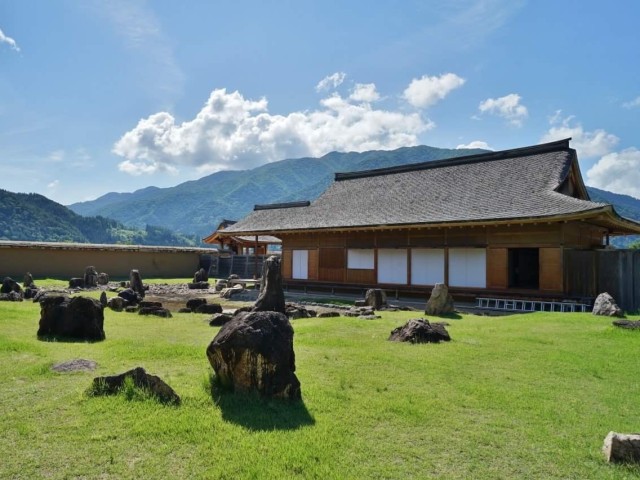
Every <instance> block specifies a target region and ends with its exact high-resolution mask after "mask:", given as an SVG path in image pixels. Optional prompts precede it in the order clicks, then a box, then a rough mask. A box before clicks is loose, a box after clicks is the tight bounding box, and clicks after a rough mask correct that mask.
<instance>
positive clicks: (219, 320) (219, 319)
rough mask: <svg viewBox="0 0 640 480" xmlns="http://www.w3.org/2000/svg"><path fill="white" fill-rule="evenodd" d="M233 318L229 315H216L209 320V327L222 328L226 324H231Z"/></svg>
mask: <svg viewBox="0 0 640 480" xmlns="http://www.w3.org/2000/svg"><path fill="white" fill-rule="evenodd" d="M232 318H233V317H232V316H231V315H229V314H228V313H215V314H214V315H213V316H212V317H211V318H210V319H209V325H210V326H212V327H221V326H222V325H224V324H225V323H227V322H229V321H230V320H231V319H232Z"/></svg>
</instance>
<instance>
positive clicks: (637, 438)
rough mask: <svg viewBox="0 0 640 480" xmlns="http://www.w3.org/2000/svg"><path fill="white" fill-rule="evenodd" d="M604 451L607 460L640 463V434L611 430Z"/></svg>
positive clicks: (606, 438)
mask: <svg viewBox="0 0 640 480" xmlns="http://www.w3.org/2000/svg"><path fill="white" fill-rule="evenodd" d="M602 451H603V452H604V456H605V458H606V459H607V462H614V463H640V434H637V433H616V432H609V434H608V435H607V436H606V437H605V439H604V445H603V446H602Z"/></svg>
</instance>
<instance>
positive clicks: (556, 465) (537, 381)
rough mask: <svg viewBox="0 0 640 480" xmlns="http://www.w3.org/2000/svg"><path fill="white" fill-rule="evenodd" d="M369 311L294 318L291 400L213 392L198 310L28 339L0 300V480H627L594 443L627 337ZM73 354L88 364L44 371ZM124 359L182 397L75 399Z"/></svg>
mask: <svg viewBox="0 0 640 480" xmlns="http://www.w3.org/2000/svg"><path fill="white" fill-rule="evenodd" d="M110 295H112V294H110ZM382 315H383V318H382V319H380V320H358V319H352V318H325V319H300V320H295V321H293V325H294V329H295V339H294V342H295V343H294V347H295V353H296V363H297V367H298V368H297V374H298V378H299V379H300V382H301V384H302V393H303V402H302V403H293V404H290V403H286V402H285V403H283V402H278V401H264V400H260V399H256V398H247V397H239V396H235V395H231V394H225V395H222V396H220V395H217V394H213V395H212V393H211V386H210V375H211V372H212V370H211V367H210V366H209V363H208V361H207V358H206V355H205V349H206V347H207V345H208V343H209V342H210V341H211V339H212V338H213V336H214V335H215V333H216V332H217V331H218V329H217V328H211V327H209V326H208V324H207V322H206V319H207V316H206V315H196V314H177V313H174V317H173V318H171V319H163V318H156V317H143V316H139V315H137V314H130V313H115V312H112V311H110V310H106V311H105V332H106V335H107V339H106V340H105V341H104V342H100V343H93V344H88V343H63V342H42V341H39V340H37V339H36V336H35V333H36V331H37V325H38V319H39V306H38V305H37V304H34V303H31V302H23V303H10V302H2V303H0V409H1V411H0V452H2V455H1V457H2V460H1V461H0V478H41V477H46V478H185V479H186V478H229V479H232V478H323V479H324V478H447V479H448V478H465V479H468V478H492V479H493V478H576V479H582V478H598V479H600V478H640V469H638V468H637V467H627V466H613V465H608V464H606V463H605V462H604V460H603V456H602V454H601V452H600V448H601V446H602V441H603V439H604V437H605V435H606V434H607V433H608V432H609V431H610V430H615V431H619V432H637V431H640V407H639V406H638V401H637V396H638V392H640V375H639V373H638V372H639V371H640V356H639V355H638V351H639V350H640V348H639V347H640V332H635V331H626V330H620V329H617V328H615V327H612V326H611V322H610V319H606V318H601V317H594V316H592V315H590V314H551V313H535V314H526V315H513V316H505V317H479V316H468V315H465V316H462V318H460V319H453V320H448V321H449V323H450V326H449V327H448V329H449V332H450V334H451V337H452V338H453V341H452V342H450V343H446V344H440V345H407V344H397V343H391V342H388V341H387V340H386V339H387V337H388V335H389V332H390V331H391V330H392V329H393V328H394V327H396V326H398V325H400V324H402V323H404V322H405V321H406V320H407V319H408V318H411V317H415V316H416V314H415V313H408V312H398V313H383V314H382ZM632 318H635V319H637V318H638V317H632ZM74 358H84V359H91V360H95V361H96V362H97V363H98V369H97V371H96V372H91V373H72V374H59V373H54V372H52V371H51V369H50V367H51V366H52V365H53V364H55V363H57V362H61V361H64V360H70V359H74ZM135 366H143V367H145V368H146V369H147V371H149V372H150V373H154V374H157V375H160V376H161V377H162V378H163V379H164V380H165V381H167V382H168V383H169V384H170V385H171V386H172V387H173V388H174V389H175V390H176V391H177V392H178V394H179V395H180V396H181V397H182V400H183V403H182V405H181V406H179V407H170V406H164V405H162V404H159V403H157V402H155V401H154V400H150V399H147V400H127V399H126V398H125V397H124V396H116V397H88V396H86V395H84V393H83V392H84V391H85V390H86V389H87V387H88V386H89V385H90V383H91V380H92V378H93V377H94V376H97V375H108V374H115V373H120V372H123V371H125V370H128V369H130V368H133V367H135Z"/></svg>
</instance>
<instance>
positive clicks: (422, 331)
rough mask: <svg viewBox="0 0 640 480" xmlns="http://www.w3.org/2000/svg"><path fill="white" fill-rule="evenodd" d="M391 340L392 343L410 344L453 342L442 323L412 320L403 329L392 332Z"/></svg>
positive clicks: (418, 319)
mask: <svg viewBox="0 0 640 480" xmlns="http://www.w3.org/2000/svg"><path fill="white" fill-rule="evenodd" d="M389 340H391V341H392V342H409V343H440V342H448V341H450V340H451V337H450V336H449V332H447V329H446V328H444V325H443V324H442V323H435V322H434V323H429V320H424V319H422V318H412V319H411V320H409V321H408V322H407V323H405V324H404V325H403V326H402V327H398V328H396V329H394V330H393V331H392V332H391V335H389Z"/></svg>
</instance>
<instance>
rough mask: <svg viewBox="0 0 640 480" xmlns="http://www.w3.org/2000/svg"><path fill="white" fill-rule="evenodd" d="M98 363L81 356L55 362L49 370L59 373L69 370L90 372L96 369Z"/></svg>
mask: <svg viewBox="0 0 640 480" xmlns="http://www.w3.org/2000/svg"><path fill="white" fill-rule="evenodd" d="M97 365H98V364H97V363H96V362H94V361H93V360H85V359H83V358H76V359H74V360H67V361H66V362H61V363H56V364H55V365H54V366H53V367H51V370H53V371H54V372H59V373H70V372H91V371H93V370H95V369H96V366H97Z"/></svg>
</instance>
